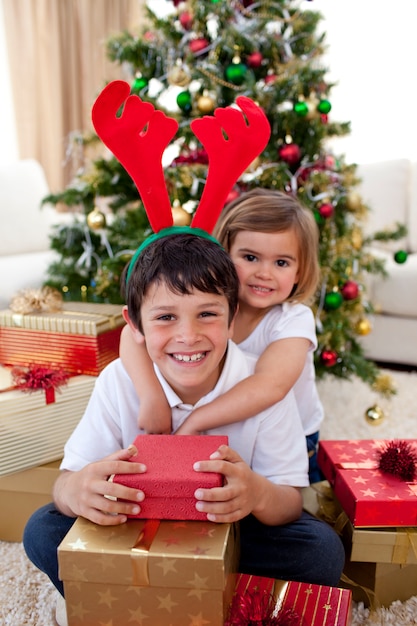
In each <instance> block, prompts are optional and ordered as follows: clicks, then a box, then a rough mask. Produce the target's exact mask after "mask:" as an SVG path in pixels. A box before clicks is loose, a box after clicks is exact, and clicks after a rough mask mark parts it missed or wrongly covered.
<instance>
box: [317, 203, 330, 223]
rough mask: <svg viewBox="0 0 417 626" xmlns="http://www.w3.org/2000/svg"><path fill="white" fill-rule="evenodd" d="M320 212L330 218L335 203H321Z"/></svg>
mask: <svg viewBox="0 0 417 626" xmlns="http://www.w3.org/2000/svg"><path fill="white" fill-rule="evenodd" d="M319 213H320V215H321V216H322V217H324V218H325V219H328V218H329V217H331V216H332V215H333V213H334V206H333V204H331V203H330V202H325V203H324V204H322V205H320V207H319Z"/></svg>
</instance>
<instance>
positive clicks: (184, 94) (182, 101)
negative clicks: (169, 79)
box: [177, 91, 192, 113]
mask: <svg viewBox="0 0 417 626" xmlns="http://www.w3.org/2000/svg"><path fill="white" fill-rule="evenodd" d="M177 104H178V106H179V108H180V109H181V111H184V113H189V112H190V111H191V108H192V102H191V94H190V92H189V91H181V93H179V94H178V96H177Z"/></svg>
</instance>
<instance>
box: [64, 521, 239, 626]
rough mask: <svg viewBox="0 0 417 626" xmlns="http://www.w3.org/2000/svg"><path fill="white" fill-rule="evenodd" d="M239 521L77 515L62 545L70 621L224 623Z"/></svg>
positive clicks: (147, 625) (163, 625)
mask: <svg viewBox="0 0 417 626" xmlns="http://www.w3.org/2000/svg"><path fill="white" fill-rule="evenodd" d="M235 533H236V527H235V526H234V525H230V524H214V523H211V522H200V521H187V522H183V521H181V522H175V521H162V522H160V521H158V520H129V521H128V522H127V523H126V524H122V525H121V526H111V527H109V526H98V525H96V524H93V523H92V522H89V521H88V520H85V519H83V518H78V519H77V521H76V522H75V524H74V526H73V527H72V528H71V530H70V531H69V533H68V534H67V536H66V537H65V539H64V540H63V542H62V543H61V545H60V546H59V549H58V561H59V575H60V578H61V579H62V580H63V581H64V590H65V600H66V605H67V614H68V624H69V626H97V624H99V623H103V624H107V623H111V624H112V626H126V625H127V624H129V623H138V624H141V625H142V626H155V625H156V624H157V625H158V626H187V624H204V625H205V626H223V623H224V619H225V615H226V612H227V610H228V607H229V604H230V601H231V598H232V596H233V590H234V586H235V578H236V576H235V572H236V566H237V559H238V541H237V538H236V535H235Z"/></svg>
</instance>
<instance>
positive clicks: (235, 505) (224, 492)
mask: <svg viewBox="0 0 417 626" xmlns="http://www.w3.org/2000/svg"><path fill="white" fill-rule="evenodd" d="M194 469H195V470H196V471H197V472H219V473H220V474H223V476H224V478H225V484H224V486H223V487H213V488H211V489H203V488H199V489H197V490H196V491H195V493H194V495H195V497H196V498H197V503H196V509H197V510H198V511H203V512H205V513H207V519H208V520H210V521H211V522H219V523H224V522H236V521H238V520H240V519H242V518H243V517H246V515H249V513H252V511H253V510H254V509H255V507H256V504H257V500H258V496H257V488H256V483H257V475H256V474H255V473H254V472H253V471H252V470H251V469H250V467H249V466H248V465H247V464H246V463H245V462H244V461H243V460H242V458H241V457H240V456H239V455H238V454H237V452H235V451H234V450H232V448H229V446H220V448H219V449H218V450H216V452H214V453H213V454H212V455H211V457H210V460H209V461H198V462H197V463H195V464H194Z"/></svg>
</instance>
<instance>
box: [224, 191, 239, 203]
mask: <svg viewBox="0 0 417 626" xmlns="http://www.w3.org/2000/svg"><path fill="white" fill-rule="evenodd" d="M239 196H240V192H239V190H238V189H232V190H231V191H229V193H228V195H227V198H226V202H225V204H229V202H232V201H233V200H236V198H238V197H239Z"/></svg>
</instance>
